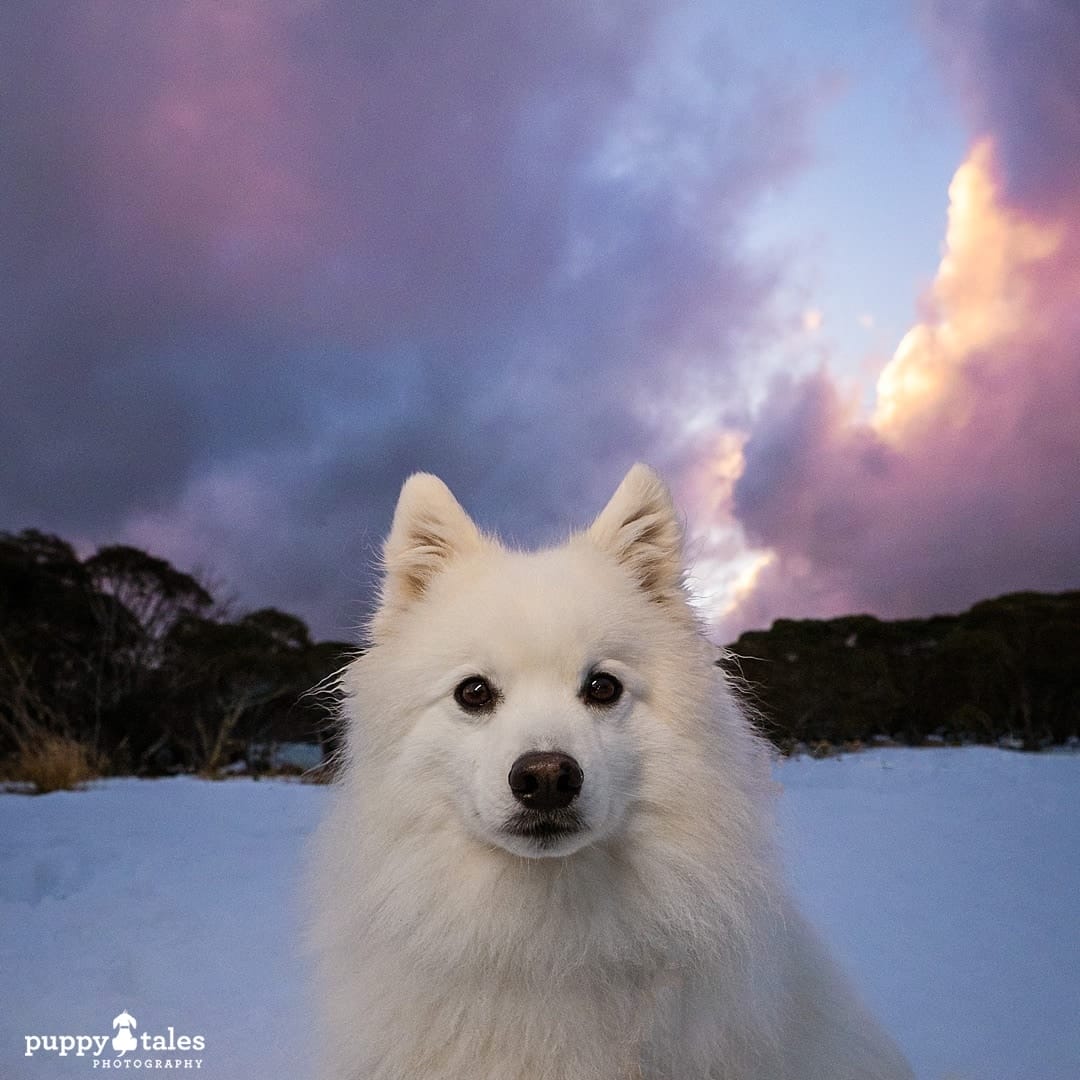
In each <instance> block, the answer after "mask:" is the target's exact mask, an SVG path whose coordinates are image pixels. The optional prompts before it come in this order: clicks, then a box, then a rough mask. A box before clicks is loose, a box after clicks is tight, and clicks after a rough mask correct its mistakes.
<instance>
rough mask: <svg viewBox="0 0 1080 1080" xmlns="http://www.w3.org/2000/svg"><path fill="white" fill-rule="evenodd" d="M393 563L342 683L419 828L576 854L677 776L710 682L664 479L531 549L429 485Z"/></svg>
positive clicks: (376, 765) (391, 549) (411, 491)
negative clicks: (514, 544)
mask: <svg viewBox="0 0 1080 1080" xmlns="http://www.w3.org/2000/svg"><path fill="white" fill-rule="evenodd" d="M383 554H384V564H385V578H384V581H383V588H382V594H381V600H380V604H379V607H378V609H377V611H376V614H375V616H374V618H373V620H372V624H371V639H372V646H371V649H370V650H369V652H368V653H367V654H366V655H365V656H364V657H363V658H362V660H361V661H360V662H359V663H358V664H357V665H356V669H355V672H354V675H353V676H352V678H351V679H350V680H347V686H349V688H350V689H351V692H352V693H353V695H354V698H355V707H354V708H353V710H352V712H353V714H354V718H355V720H354V722H355V724H356V725H357V726H358V727H359V728H360V729H361V731H360V733H359V735H358V736H357V737H356V738H355V739H354V747H353V752H354V754H355V755H357V756H358V757H363V758H365V759H366V760H364V762H363V765H362V771H364V772H365V773H366V775H367V777H368V781H369V782H370V783H373V784H379V785H380V789H381V790H380V795H379V798H380V799H396V800H399V805H398V806H397V807H396V808H394V809H396V810H398V811H400V812H402V813H405V814H406V815H407V816H409V817H410V818H412V819H413V821H414V822H415V824H416V827H417V828H419V829H423V830H425V832H428V831H430V830H431V829H438V828H444V827H454V828H457V827H458V826H463V827H464V828H465V830H466V831H467V832H468V833H470V834H471V835H472V836H473V837H475V838H476V839H478V840H480V841H482V842H484V843H486V844H488V845H493V846H495V847H498V848H501V849H503V850H505V851H507V852H510V853H513V854H515V855H519V856H527V857H532V858H541V857H559V856H568V855H571V854H573V853H574V852H575V851H578V850H579V849H581V848H583V847H585V846H587V845H590V844H593V843H597V842H599V841H603V840H605V839H607V838H609V837H612V836H615V835H617V834H618V833H619V832H620V830H622V829H624V828H626V827H627V823H628V821H629V820H630V819H631V818H632V816H633V812H634V807H635V805H642V804H645V803H648V802H649V801H650V800H653V801H655V800H656V799H658V798H659V799H660V800H661V801H662V800H663V790H664V788H665V787H668V786H672V785H675V786H677V785H679V784H680V783H681V782H682V780H681V778H680V775H679V765H678V760H679V753H678V744H679V742H680V739H685V736H686V734H687V733H688V730H689V728H690V727H692V726H693V725H694V724H695V723H700V720H699V718H700V714H701V712H702V705H701V703H702V701H703V700H704V699H706V698H708V697H709V696H710V692H711V687H712V685H713V680H714V678H715V671H714V670H713V666H712V664H711V662H710V660H711V657H710V654H709V652H708V649H709V647H708V645H707V643H705V642H704V641H703V640H702V638H701V636H700V635H699V633H698V632H697V629H698V628H697V624H696V620H695V617H694V615H693V613H692V610H691V608H690V607H689V605H688V603H687V598H686V594H685V591H684V587H683V567H682V530H681V528H680V525H679V521H678V518H677V516H676V513H675V510H674V507H673V505H672V502H671V498H670V496H669V494H668V492H667V489H666V488H665V486H664V484H663V483H662V481H661V480H660V479H659V477H658V476H657V475H656V474H655V473H654V472H653V471H652V470H651V469H649V468H647V467H646V466H643V465H635V466H634V467H633V468H632V469H631V470H630V472H629V473H628V474H627V476H626V477H625V479H624V480H623V482H622V484H621V485H620V486H619V488H618V490H617V491H616V492H615V494H614V496H613V497H612V499H611V501H610V502H609V503H608V505H607V506H606V507H605V508H604V510H603V511H602V512H601V513H600V515H599V516H598V517H597V519H596V521H595V522H594V523H593V524H592V526H591V527H590V528H589V529H587V530H586V531H585V532H583V533H580V534H577V535H575V536H572V537H571V538H570V540H569V541H568V542H567V543H566V544H565V545H563V546H562V547H558V548H554V549H551V550H546V551H541V552H536V553H531V554H526V553H522V552H517V551H510V550H507V549H506V548H504V547H503V546H502V545H500V544H499V543H498V541H496V540H494V539H492V538H490V537H487V536H484V535H483V534H482V533H481V532H480V531H479V529H478V528H477V527H476V525H475V524H474V523H473V521H472V520H471V519H470V518H469V516H468V515H467V514H466V512H465V511H464V510H463V509H462V508H461V506H460V505H459V504H458V502H457V501H456V500H455V499H454V496H453V495H452V494H451V493H450V491H449V490H448V488H447V487H446V486H445V485H444V484H443V483H442V482H441V481H440V480H438V479H436V478H435V477H434V476H430V475H427V474H418V475H415V476H413V477H411V478H410V479H409V480H408V481H407V482H406V483H405V486H404V488H403V489H402V492H401V497H400V500H399V502H398V506H397V510H396V512H395V514H394V521H393V526H392V529H391V532H390V535H389V537H388V539H387V541H386V544H385V547H384V553H383ZM698 745H700V743H699V742H698Z"/></svg>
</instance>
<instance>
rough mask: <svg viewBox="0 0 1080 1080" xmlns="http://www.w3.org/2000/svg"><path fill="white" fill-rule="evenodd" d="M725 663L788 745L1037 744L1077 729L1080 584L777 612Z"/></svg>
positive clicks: (773, 731)
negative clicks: (968, 599)
mask: <svg viewBox="0 0 1080 1080" xmlns="http://www.w3.org/2000/svg"><path fill="white" fill-rule="evenodd" d="M721 663H722V664H723V666H725V667H726V668H727V669H728V670H729V671H730V672H731V673H732V674H733V675H734V676H735V678H736V679H737V680H738V681H739V684H740V685H741V686H742V687H743V689H744V692H745V695H746V697H747V699H748V700H749V701H750V703H751V705H752V706H754V707H755V708H756V709H757V711H758V712H759V714H760V717H761V724H762V726H763V728H764V730H765V731H766V732H767V733H768V734H769V735H770V736H771V737H772V738H773V739H774V741H776V742H777V743H778V744H779V745H780V746H781V748H782V749H790V748H792V747H793V746H797V745H798V744H804V745H808V746H813V745H814V744H815V743H828V744H831V745H834V746H835V745H840V744H844V743H852V742H866V741H868V740H872V739H874V738H875V737H881V736H885V737H888V738H891V739H893V740H895V741H897V742H902V743H907V744H913V745H919V744H921V743H924V742H927V741H931V742H939V741H944V742H950V743H962V742H975V743H1004V744H1005V745H1008V746H1012V747H1016V748H1023V749H1030V750H1034V749H1039V748H1042V747H1046V746H1051V745H1055V744H1060V743H1064V742H1066V741H1067V740H1069V739H1070V738H1072V739H1075V738H1076V737H1077V735H1078V734H1080V592H1065V593H1059V594H1046V593H1034V592H1023V593H1013V594H1010V595H1008V596H1001V597H998V598H997V599H994V600H985V601H982V602H981V603H978V604H975V605H974V607H972V608H971V609H970V610H969V611H965V612H964V613H963V614H960V615H938V616H934V617H933V618H929V619H903V620H897V621H884V620H881V619H876V618H874V617H873V616H871V615H850V616H845V617H844V618H838V619H827V620H816V619H803V620H794V619H779V620H777V621H776V622H775V623H774V624H773V625H772V628H771V629H769V630H761V631H753V632H750V633H745V634H743V635H742V636H741V637H740V638H739V640H738V641H736V642H735V643H734V644H733V645H732V646H730V650H729V655H728V657H727V658H726V659H725V660H724V661H721Z"/></svg>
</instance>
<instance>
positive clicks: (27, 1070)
mask: <svg viewBox="0 0 1080 1080" xmlns="http://www.w3.org/2000/svg"><path fill="white" fill-rule="evenodd" d="M777 775H778V778H779V779H780V781H781V782H782V784H783V786H784V794H783V796H782V798H781V825H782V829H783V837H784V844H785V848H786V850H787V852H788V859H789V863H790V866H791V872H792V876H793V879H794V882H795V886H796V891H797V892H798V894H799V895H800V896H801V897H802V899H803V902H804V906H805V908H806V909H807V911H808V913H809V915H810V916H811V918H812V919H813V920H814V921H815V922H816V923H817V924H818V925H819V926H820V927H821V929H822V931H823V932H824V934H825V935H826V937H827V938H828V939H829V940H830V941H831V942H832V944H833V946H834V947H835V949H836V951H837V952H838V953H839V954H840V955H841V956H842V958H843V959H844V960H845V961H846V963H847V964H848V966H849V968H850V969H851V971H852V972H853V974H854V977H855V979H856V981H857V982H858V984H859V985H860V986H861V987H862V989H863V992H864V994H865V996H866V997H867V998H868V999H869V1001H870V1003H871V1004H872V1005H873V1007H874V1008H875V1010H876V1011H877V1012H878V1013H879V1015H880V1016H881V1017H882V1018H883V1019H884V1020H885V1022H886V1023H887V1025H888V1026H889V1027H890V1028H891V1029H892V1030H893V1032H894V1033H895V1034H896V1036H897V1038H898V1039H899V1040H900V1042H901V1044H902V1045H903V1046H904V1048H905V1049H906V1051H907V1053H908V1055H909V1056H910V1058H911V1060H912V1062H913V1064H914V1065H915V1069H916V1072H917V1074H918V1076H919V1078H920V1080H946V1078H947V1080H1076V1078H1078V1077H1080V756H1077V755H1039V756H1027V755H1020V754H1010V753H1006V752H1003V751H1000V750H991V749H983V748H968V749H962V750H944V749H942V750H921V751H920V750H899V749H889V750H880V751H873V752H867V753H863V754H859V755H854V756H848V757H845V758H842V759H833V760H826V761H812V760H809V759H801V760H797V761H789V762H785V763H783V764H782V765H780V766H778V768H777ZM326 796H327V791H326V789H325V788H319V787H313V786H308V785H302V784H297V783H285V782H271V781H262V782H258V783H255V782H252V781H249V780H233V781H228V782H222V783H207V782H201V781H198V780H192V779H176V780H162V781H137V780H115V781H109V782H107V783H102V784H98V785H95V786H94V787H93V788H92V789H90V790H89V791H86V792H82V793H77V794H56V795H48V796H44V797H41V798H28V797H25V796H19V795H3V796H0V1078H2V1080H52V1078H54V1077H56V1078H66V1077H69V1076H75V1077H78V1076H82V1077H86V1076H88V1075H90V1074H91V1073H96V1074H98V1075H101V1074H102V1073H103V1072H105V1070H104V1069H103V1068H102V1065H103V1064H104V1060H106V1059H108V1060H117V1055H116V1054H115V1053H114V1052H113V1050H112V1048H111V1047H109V1048H108V1049H107V1050H106V1051H105V1053H103V1054H102V1056H101V1059H100V1060H99V1061H98V1065H97V1067H96V1068H95V1066H94V1064H93V1059H92V1058H91V1057H90V1056H89V1055H87V1056H84V1057H82V1058H78V1057H75V1056H74V1053H72V1054H69V1055H68V1056H67V1057H64V1058H60V1057H58V1056H57V1054H55V1053H51V1052H47V1051H45V1050H38V1051H36V1052H35V1053H34V1054H33V1056H32V1057H27V1056H26V1054H25V1050H26V1045H27V1044H26V1036H34V1035H37V1036H45V1035H70V1036H78V1035H88V1036H90V1035H99V1036H101V1035H105V1034H108V1035H110V1036H111V1035H113V1034H114V1033H119V1034H122V1033H123V1031H124V1028H123V1025H121V1026H118V1027H117V1028H115V1029H114V1028H113V1020H114V1018H116V1019H120V1014H121V1013H122V1012H123V1011H124V1010H126V1011H127V1012H128V1013H129V1014H130V1015H131V1016H132V1017H134V1018H135V1020H136V1022H137V1025H138V1026H137V1028H136V1029H135V1030H134V1031H133V1032H132V1035H133V1037H136V1038H137V1037H140V1036H142V1035H144V1034H145V1035H149V1036H150V1037H151V1038H150V1044H151V1046H153V1037H154V1036H160V1037H161V1038H162V1040H163V1041H164V1042H165V1043H166V1044H168V1041H169V1039H170V1034H169V1029H170V1028H172V1034H171V1042H172V1046H173V1047H174V1049H158V1050H153V1049H151V1050H149V1051H140V1052H139V1053H138V1054H135V1053H128V1054H125V1055H124V1056H123V1057H122V1058H120V1059H119V1060H120V1061H121V1062H128V1063H130V1064H129V1066H128V1068H127V1069H126V1070H125V1075H131V1074H132V1072H133V1071H135V1070H134V1066H135V1063H136V1061H143V1060H146V1059H150V1060H156V1061H159V1062H161V1063H162V1065H161V1066H159V1068H158V1070H155V1075H160V1070H162V1069H164V1068H165V1065H164V1063H165V1062H168V1061H181V1062H182V1061H185V1060H195V1059H197V1060H200V1061H201V1062H202V1068H201V1070H200V1071H199V1072H198V1073H195V1072H186V1073H184V1074H183V1075H188V1076H193V1075H200V1076H206V1077H213V1078H220V1080H248V1078H251V1080H256V1078H257V1080H305V1078H306V1077H307V1076H308V1075H309V1066H308V1062H309V1060H310V1058H309V1055H310V1050H311V1043H310V1036H309V1032H308V1026H307V1023H306V1019H307V1016H308V1009H307V1005H306V1002H305V999H304V983H303V976H302V967H301V962H300V960H299V956H298V948H297V937H298V931H297V910H298V906H299V904H298V899H299V886H298V875H299V870H300V865H301V854H302V850H303V847H304V842H305V840H306V838H307V836H308V835H309V834H310V832H311V830H312V829H313V827H314V825H315V822H316V821H317V820H318V818H319V815H320V813H321V811H322V807H323V805H324V803H325V800H326ZM185 1036H186V1037H188V1038H191V1039H194V1038H195V1037H196V1036H201V1037H202V1038H203V1039H205V1048H204V1049H202V1050H192V1049H190V1046H191V1045H194V1044H188V1046H189V1049H187V1050H184V1049H179V1048H178V1047H180V1046H183V1045H184V1044H183V1043H182V1041H181V1040H182V1038H183V1037H185ZM158 1045H159V1046H160V1045H161V1044H160V1043H159V1044H158ZM139 1071H140V1072H142V1071H146V1068H145V1066H142V1067H141V1068H140V1069H139ZM108 1075H115V1073H113V1072H112V1070H109V1072H108ZM172 1075H177V1074H176V1073H172Z"/></svg>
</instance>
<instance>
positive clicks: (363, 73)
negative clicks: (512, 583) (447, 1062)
mask: <svg viewBox="0 0 1080 1080" xmlns="http://www.w3.org/2000/svg"><path fill="white" fill-rule="evenodd" d="M710 18H711V17H709V16H707V15H706V13H705V10H704V8H702V7H699V6H698V5H695V4H687V5H685V6H683V5H677V6H674V7H673V6H672V5H669V4H662V3H659V2H658V0H656V2H654V0H633V2H631V3H630V4H617V5H616V4H611V5H608V4H606V3H600V4H584V5H583V4H578V3H570V2H555V3H551V4H541V5H532V6H528V7H520V6H509V5H502V6H499V5H496V6H492V5H490V4H486V3H480V2H479V0H463V2H458V3H455V4H449V3H441V2H436V3H430V4H426V5H422V6H421V7H416V6H403V5H401V4H398V3H391V2H381V3H374V4H366V5H361V6H357V5H355V4H352V3H346V2H345V0H324V2H319V0H267V2H262V3H251V2H247V0H238V2H235V3H228V4H222V3H219V2H217V0H213V2H211V0H191V2H189V3H184V4H170V3H157V2H154V3H129V4H116V5H101V4H94V5H91V4H76V5H72V4H68V3H63V2H60V0H42V2H41V3H36V4H32V5H8V7H7V8H5V10H4V13H3V15H2V16H0V19H2V20H3V26H2V28H0V30H2V33H0V39H2V40H3V41H4V54H5V55H4V69H5V86H6V90H5V108H4V115H3V117H2V119H0V123H2V124H3V138H4V145H5V153H4V155H3V157H2V159H0V207H2V209H0V213H2V214H3V229H4V235H5V238H6V239H5V245H4V250H3V251H2V252H0V260H2V264H0V265H2V270H3V273H4V280H5V282H7V283H8V288H6V289H5V290H4V293H3V294H2V295H0V318H2V320H3V325H4V326H5V327H6V328H8V334H7V341H6V349H5V352H4V354H3V356H2V357H0V375H2V377H3V379H4V386H5V393H4V394H3V395H2V396H0V523H2V524H3V526H4V527H9V528H17V527H20V526H22V525H37V526H39V527H45V528H50V529H55V530H57V531H59V532H61V533H62V534H65V535H68V536H74V537H75V538H76V539H78V540H80V541H81V542H82V543H84V544H92V543H96V542H104V541H111V540H115V539H117V538H118V536H123V537H126V538H129V539H133V540H136V541H138V542H141V543H145V544H146V545H148V546H150V547H152V548H154V549H155V550H157V551H159V552H160V553H162V554H165V555H167V556H169V557H171V558H173V559H174V560H175V561H177V562H178V563H180V564H181V565H185V566H187V565H191V564H192V563H200V564H202V565H204V566H206V567H208V568H209V569H210V570H211V571H213V572H214V573H215V574H216V576H218V577H221V578H224V579H225V581H226V582H227V583H228V586H229V587H230V588H232V589H234V590H235V591H236V592H237V593H238V594H239V596H240V599H241V602H244V603H251V604H263V603H276V604H279V605H281V606H285V607H289V608H293V609H295V610H298V611H300V612H301V613H302V614H304V615H305V616H306V617H308V618H309V619H311V620H312V621H313V622H314V623H315V625H316V629H317V630H318V631H319V632H320V633H324V632H334V633H340V632H343V631H344V630H345V629H347V628H348V627H349V626H350V625H352V624H353V623H354V622H355V621H356V619H355V617H354V612H355V605H354V597H356V596H357V595H362V594H363V593H364V590H365V582H366V573H367V571H366V570H365V567H366V566H367V564H368V562H369V560H370V555H371V551H372V548H373V546H374V543H375V539H376V538H377V537H378V536H379V535H380V534H381V532H382V531H383V530H384V529H385V527H386V523H387V521H388V519H389V514H390V509H391V506H392V500H393V497H394V494H395V493H396V489H397V487H398V485H399V484H400V482H401V479H402V478H403V476H404V475H405V474H406V473H407V472H409V471H410V470H413V469H416V468H421V467H422V468H429V469H434V470H436V471H438V472H440V473H441V474H443V475H445V476H446V478H447V479H448V481H450V482H451V483H452V484H453V485H455V486H456V487H457V488H458V489H459V491H460V494H461V495H462V497H463V499H464V500H465V501H466V502H467V503H468V504H469V505H470V507H471V508H472V509H474V510H475V511H476V512H477V514H478V516H479V517H480V518H481V520H483V521H485V523H487V524H490V525H497V526H500V527H502V528H503V529H505V530H507V531H509V532H511V533H512V534H515V535H519V536H522V537H523V538H528V539H537V538H541V539H542V538H544V537H546V536H549V535H552V534H555V533H557V532H558V531H559V530H560V529H562V528H563V527H564V526H565V525H566V524H567V523H568V521H570V520H573V519H576V520H580V519H581V518H582V517H583V516H584V515H585V514H587V513H588V512H590V511H591V510H593V509H595V507H596V506H597V505H599V504H600V503H601V502H602V500H603V498H604V497H605V496H606V495H607V493H608V489H609V488H611V487H612V486H613V485H614V484H615V482H617V480H618V478H619V475H620V473H621V471H622V469H623V468H625V467H626V466H627V465H628V464H629V463H630V462H631V461H632V460H633V459H634V458H636V457H639V456H644V457H648V458H651V459H653V460H654V461H656V462H657V463H658V464H661V465H664V464H665V463H666V462H672V463H675V462H678V461H680V460H681V457H680V455H683V454H685V453H686V452H687V451H686V448H685V446H684V445H683V443H682V441H681V440H680V436H679V434H678V432H677V431H676V432H673V431H672V419H671V417H672V415H673V412H674V410H676V409H677V408H679V407H680V405H679V403H680V402H685V401H686V400H694V399H699V398H700V397H702V396H703V395H704V394H706V393H710V394H715V393H717V392H718V391H719V390H723V389H725V388H726V389H727V390H728V391H729V392H730V393H732V394H735V393H736V392H737V367H736V363H735V360H734V348H733V343H734V342H737V341H739V340H740V338H741V337H742V336H743V335H745V334H747V333H748V332H749V331H750V330H751V329H753V327H754V326H755V323H756V320H757V319H758V317H759V315H760V313H761V310H762V300H763V298H764V297H765V296H767V295H768V293H769V291H770V290H771V288H772V287H773V283H774V280H775V274H776V270H775V268H773V267H770V266H768V265H766V264H764V263H757V264H755V265H753V266H751V265H749V264H748V263H747V262H746V261H745V260H743V259H741V258H740V257H739V255H738V251H739V249H740V243H739V240H740V222H741V220H742V217H743V215H744V214H745V212H746V210H747V208H748V207H749V206H750V205H752V204H753V202H754V200H755V199H756V198H757V197H758V196H759V195H760V194H761V193H762V192H763V191H766V190H768V189H769V188H770V187H771V186H773V185H774V184H776V183H777V182H779V181H780V180H781V179H782V178H783V177H784V176H786V175H787V174H788V173H790V171H791V170H792V169H794V168H797V167H798V165H799V163H800V162H801V160H802V158H803V155H804V153H805V138H804V127H803V125H804V121H805V118H806V115H807V112H808V110H809V109H812V108H813V100H812V94H808V93H806V92H805V87H803V86H801V85H797V84H796V83H795V82H792V81H791V80H788V84H789V85H787V86H785V87H784V88H781V86H780V84H779V83H778V82H776V81H775V80H774V79H772V78H771V77H769V76H768V75H767V74H764V75H762V74H758V73H755V72H752V71H748V70H746V69H744V68H741V67H740V64H739V61H738V57H737V54H735V53H734V52H733V51H732V50H731V49H729V48H728V47H727V45H726V44H725V42H724V40H723V36H722V34H721V33H719V31H718V29H717V26H716V22H717V20H716V19H715V18H711V21H710Z"/></svg>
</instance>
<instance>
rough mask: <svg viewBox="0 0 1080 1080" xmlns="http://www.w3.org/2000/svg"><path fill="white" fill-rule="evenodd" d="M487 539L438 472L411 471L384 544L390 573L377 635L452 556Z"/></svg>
mask: <svg viewBox="0 0 1080 1080" xmlns="http://www.w3.org/2000/svg"><path fill="white" fill-rule="evenodd" d="M483 544H484V539H483V537H482V536H481V534H480V530H479V529H478V528H477V527H476V525H475V524H474V522H473V520H472V518H471V517H469V515H468V514H467V513H465V511H464V510H463V509H462V507H461V504H460V503H459V502H458V501H457V499H455V498H454V496H453V494H452V493H451V491H450V489H449V488H448V487H447V486H446V485H445V484H444V483H443V482H442V481H441V480H440V479H439V478H438V477H437V476H432V475H431V474H430V473H414V474H413V475H412V476H410V477H409V479H408V480H406V481H405V483H404V485H403V486H402V488H401V494H400V495H399V496H398V502H397V508H396V509H395V510H394V521H393V524H392V525H391V526H390V535H389V536H388V537H387V538H386V542H385V543H384V544H383V552H382V562H383V571H384V577H383V583H382V591H381V595H380V598H379V607H378V610H377V611H376V613H375V617H374V619H373V620H372V636H373V637H374V638H375V639H376V640H378V638H379V637H380V636H381V632H382V631H383V630H384V629H385V627H386V626H387V624H388V623H389V622H391V621H392V620H393V618H394V616H395V615H397V614H398V613H399V612H401V611H403V610H405V609H406V608H407V607H409V606H410V605H411V604H412V603H414V602H415V601H416V600H418V599H419V598H420V597H421V596H423V595H424V593H425V592H426V591H427V589H428V586H429V585H430V584H431V580H432V578H434V577H435V575H436V574H438V573H439V572H440V571H442V570H443V569H444V568H445V567H446V566H447V564H448V563H449V562H451V561H452V560H453V559H454V558H456V557H457V556H459V555H463V554H465V553H467V552H470V551H477V550H479V549H480V548H481V547H482V546H483Z"/></svg>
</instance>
